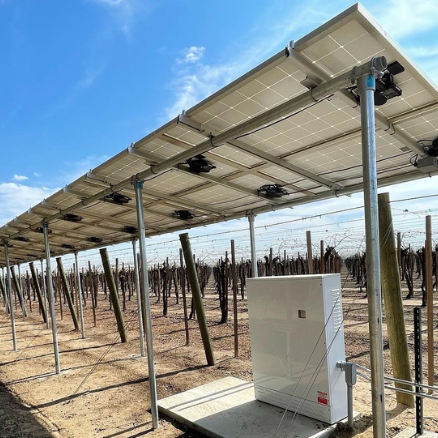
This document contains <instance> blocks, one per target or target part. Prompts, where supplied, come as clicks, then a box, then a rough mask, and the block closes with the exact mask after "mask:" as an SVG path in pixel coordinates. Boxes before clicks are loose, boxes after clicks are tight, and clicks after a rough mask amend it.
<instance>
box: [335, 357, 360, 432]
mask: <svg viewBox="0 0 438 438" xmlns="http://www.w3.org/2000/svg"><path fill="white" fill-rule="evenodd" d="M336 367H337V368H340V369H341V370H342V371H344V372H345V383H346V384H347V405H348V427H349V428H350V429H352V428H353V420H354V418H353V386H354V385H355V384H356V382H357V366H356V364H354V363H353V362H344V361H341V362H337V363H336Z"/></svg>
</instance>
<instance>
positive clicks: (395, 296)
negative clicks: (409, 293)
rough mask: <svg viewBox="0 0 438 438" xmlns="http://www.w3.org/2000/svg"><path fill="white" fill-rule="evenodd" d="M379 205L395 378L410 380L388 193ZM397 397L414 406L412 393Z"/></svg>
mask: <svg viewBox="0 0 438 438" xmlns="http://www.w3.org/2000/svg"><path fill="white" fill-rule="evenodd" d="M378 206H379V228H380V230H379V236H380V253H381V258H380V266H381V281H382V292H383V297H384V303H385V310H386V325H387V329H388V338H389V348H390V353H391V362H392V368H393V370H394V377H395V378H396V379H402V380H407V381H411V380H412V376H411V367H410V363H409V350H408V343H407V337H406V327H405V322H404V314H403V301H402V296H401V285H400V274H399V268H398V263H397V250H396V248H395V241H394V230H393V226H392V216H391V206H390V200H389V193H380V194H379V195H378ZM395 386H396V387H397V388H401V389H405V390H408V391H412V386H411V385H406V384H401V383H398V382H396V383H395ZM396 398H397V402H398V403H401V404H403V405H405V406H409V407H413V406H414V396H413V395H412V394H407V393H403V392H397V394H396Z"/></svg>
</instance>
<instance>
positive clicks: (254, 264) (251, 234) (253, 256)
mask: <svg viewBox="0 0 438 438" xmlns="http://www.w3.org/2000/svg"><path fill="white" fill-rule="evenodd" d="M254 218H255V216H254V215H249V216H248V222H249V240H250V244H251V267H252V277H253V278H256V277H258V276H259V274H258V270H257V251H256V244H255V231H254Z"/></svg>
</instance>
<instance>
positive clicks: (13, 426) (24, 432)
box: [0, 384, 59, 438]
mask: <svg viewBox="0 0 438 438" xmlns="http://www.w3.org/2000/svg"><path fill="white" fill-rule="evenodd" d="M37 415H38V414H37ZM44 423H45V421H44V419H43V418H41V419H40V421H39V420H38V419H37V418H36V415H34V413H32V411H31V409H30V408H29V407H27V406H25V405H23V404H22V403H21V402H20V400H19V399H18V398H17V397H16V396H15V395H14V394H12V393H11V392H9V391H8V390H7V388H6V387H4V386H3V385H1V384H0V437H2V438H25V437H26V438H27V437H35V438H55V437H59V434H58V433H57V430H56V429H55V428H53V429H54V430H51V429H52V428H51V427H50V426H49V425H48V424H44Z"/></svg>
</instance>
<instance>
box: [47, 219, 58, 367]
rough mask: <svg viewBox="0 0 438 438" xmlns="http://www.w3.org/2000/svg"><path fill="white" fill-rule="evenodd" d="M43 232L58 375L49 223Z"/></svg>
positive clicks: (56, 362) (56, 365)
mask: <svg viewBox="0 0 438 438" xmlns="http://www.w3.org/2000/svg"><path fill="white" fill-rule="evenodd" d="M43 232H44V246H45V248H46V273H47V291H48V295H49V300H50V301H49V303H50V318H51V320H52V337H53V350H54V353H55V369H56V374H59V373H60V372H61V366H60V364H59V349H58V332H57V331H56V315H55V297H54V295H53V284H52V269H51V267H50V246H49V229H48V224H47V222H43ZM43 276H44V273H43Z"/></svg>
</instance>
